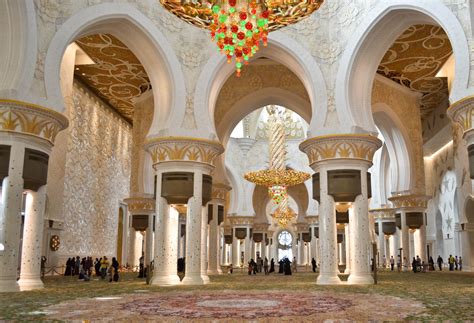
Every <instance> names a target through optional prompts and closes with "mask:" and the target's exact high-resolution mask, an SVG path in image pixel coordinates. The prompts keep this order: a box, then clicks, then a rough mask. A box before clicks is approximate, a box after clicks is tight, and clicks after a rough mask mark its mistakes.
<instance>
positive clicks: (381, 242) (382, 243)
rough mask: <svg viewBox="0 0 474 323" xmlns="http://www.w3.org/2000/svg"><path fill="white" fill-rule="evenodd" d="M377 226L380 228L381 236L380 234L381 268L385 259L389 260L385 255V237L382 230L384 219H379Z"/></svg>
mask: <svg viewBox="0 0 474 323" xmlns="http://www.w3.org/2000/svg"><path fill="white" fill-rule="evenodd" d="M376 225H378V227H379V234H378V240H379V241H378V248H377V249H378V252H379V264H380V266H382V265H383V257H384V256H385V259H387V255H386V254H385V235H384V234H383V229H382V219H378V221H377V223H376Z"/></svg>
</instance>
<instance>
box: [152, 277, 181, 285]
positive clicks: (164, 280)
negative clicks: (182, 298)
mask: <svg viewBox="0 0 474 323" xmlns="http://www.w3.org/2000/svg"><path fill="white" fill-rule="evenodd" d="M179 284H181V280H180V279H179V277H178V275H176V274H171V275H156V274H155V275H153V277H152V278H151V282H150V285H158V286H173V285H179Z"/></svg>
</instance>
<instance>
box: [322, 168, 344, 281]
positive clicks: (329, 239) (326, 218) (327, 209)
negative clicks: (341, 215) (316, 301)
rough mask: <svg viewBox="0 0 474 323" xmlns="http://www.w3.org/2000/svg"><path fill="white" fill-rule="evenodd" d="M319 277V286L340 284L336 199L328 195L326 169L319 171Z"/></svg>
mask: <svg viewBox="0 0 474 323" xmlns="http://www.w3.org/2000/svg"><path fill="white" fill-rule="evenodd" d="M319 178H320V205H319V255H320V259H319V264H320V265H319V275H318V278H317V281H316V282H317V284H319V285H332V284H340V283H341V280H340V279H339V276H338V274H339V269H338V266H337V257H336V255H337V229H336V208H335V206H336V205H335V202H334V198H333V197H332V196H330V195H329V194H328V177H327V170H326V169H325V167H321V168H320V169H319Z"/></svg>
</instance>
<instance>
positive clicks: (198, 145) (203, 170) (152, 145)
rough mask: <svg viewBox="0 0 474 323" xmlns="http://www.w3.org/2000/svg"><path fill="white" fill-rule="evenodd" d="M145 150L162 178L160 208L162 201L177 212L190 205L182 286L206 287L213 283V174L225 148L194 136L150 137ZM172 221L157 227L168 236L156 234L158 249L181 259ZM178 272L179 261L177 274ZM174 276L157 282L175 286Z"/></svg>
mask: <svg viewBox="0 0 474 323" xmlns="http://www.w3.org/2000/svg"><path fill="white" fill-rule="evenodd" d="M145 149H147V151H148V152H149V153H150V155H151V157H152V161H153V167H154V169H155V170H156V172H157V174H160V176H161V177H160V178H161V179H157V189H156V195H157V205H158V200H161V201H162V202H161V203H163V204H166V205H167V206H168V207H171V208H172V209H176V210H177V209H181V208H182V206H186V212H187V214H186V234H185V237H186V238H185V248H184V249H185V259H186V260H185V273H186V274H185V277H184V279H183V280H182V283H183V284H187V285H201V284H205V283H206V282H208V281H209V278H208V276H207V268H208V265H207V263H208V261H207V254H208V253H207V231H208V230H207V228H208V223H207V209H205V206H206V205H207V203H208V202H209V201H211V198H212V197H211V191H212V176H211V175H212V172H213V170H214V168H215V166H214V161H215V159H216V157H217V156H219V155H220V154H221V153H222V152H223V151H224V149H223V147H222V145H221V144H220V143H219V142H217V141H213V140H208V139H204V138H191V137H150V138H148V139H147V140H146V142H145ZM174 213H176V214H178V213H179V212H174ZM170 215H171V213H170ZM164 216H166V212H164ZM169 220H170V221H169V222H168V223H166V221H165V222H161V218H160V219H158V221H157V226H160V225H161V226H163V227H164V229H163V230H164V234H163V235H160V234H156V235H155V246H156V247H159V246H161V248H162V249H163V250H164V251H168V252H169V254H170V255H172V259H174V257H175V255H174V254H175V253H176V257H177V246H178V239H179V237H178V224H179V221H175V220H174V219H171V218H170V219H169ZM175 240H176V241H175ZM175 246H176V247H175ZM157 249H158V248H157ZM175 249H176V252H175ZM159 252H160V250H157V251H156V252H155V264H159V263H160V261H163V259H159ZM165 254H166V252H165ZM176 271H177V270H176V262H175V263H174V269H173V273H176ZM166 275H168V274H166ZM172 277H173V278H172V279H171V280H166V279H165V278H163V279H162V280H157V281H156V283H157V284H158V285H165V284H174V283H175V278H174V277H175V276H174V274H172ZM152 283H153V282H152Z"/></svg>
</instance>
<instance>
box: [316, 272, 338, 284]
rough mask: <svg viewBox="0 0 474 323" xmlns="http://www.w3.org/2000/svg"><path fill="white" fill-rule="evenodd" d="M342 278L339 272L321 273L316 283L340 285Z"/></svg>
mask: <svg viewBox="0 0 474 323" xmlns="http://www.w3.org/2000/svg"><path fill="white" fill-rule="evenodd" d="M341 283H342V282H341V280H340V279H339V276H337V274H321V273H320V274H319V275H318V279H316V284H318V285H339V284H341Z"/></svg>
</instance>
